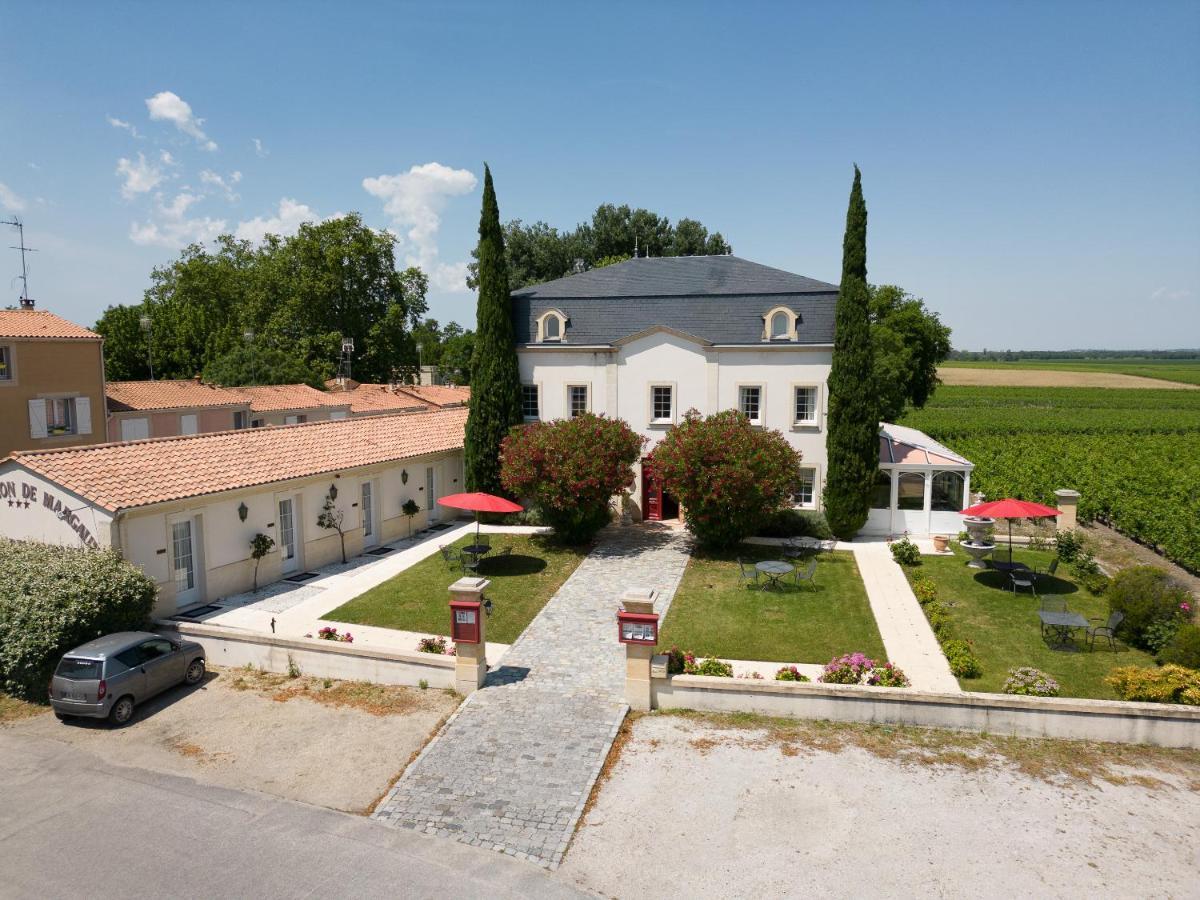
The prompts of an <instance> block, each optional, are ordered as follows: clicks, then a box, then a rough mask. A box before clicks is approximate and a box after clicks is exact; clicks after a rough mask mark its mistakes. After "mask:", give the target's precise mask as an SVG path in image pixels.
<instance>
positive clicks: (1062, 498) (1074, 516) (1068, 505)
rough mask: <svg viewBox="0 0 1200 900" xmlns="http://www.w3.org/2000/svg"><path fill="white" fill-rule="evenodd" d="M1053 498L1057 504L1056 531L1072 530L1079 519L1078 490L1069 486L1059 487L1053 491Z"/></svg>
mask: <svg viewBox="0 0 1200 900" xmlns="http://www.w3.org/2000/svg"><path fill="white" fill-rule="evenodd" d="M1054 500H1055V502H1056V503H1057V504H1058V522H1057V523H1056V529H1055V530H1057V531H1073V530H1074V529H1075V526H1076V525H1077V524H1078V521H1079V491H1073V490H1071V489H1070V488H1060V489H1059V490H1057V491H1055V492H1054Z"/></svg>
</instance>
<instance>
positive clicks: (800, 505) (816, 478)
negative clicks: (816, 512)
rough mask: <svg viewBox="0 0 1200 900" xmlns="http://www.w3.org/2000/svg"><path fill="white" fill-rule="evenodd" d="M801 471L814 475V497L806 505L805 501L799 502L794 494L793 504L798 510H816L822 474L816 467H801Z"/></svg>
mask: <svg viewBox="0 0 1200 900" xmlns="http://www.w3.org/2000/svg"><path fill="white" fill-rule="evenodd" d="M800 471H801V472H811V473H812V497H811V499H810V500H809V501H808V502H807V503H805V502H804V501H799V502H797V501H796V495H795V494H793V495H792V504H793V506H795V507H796V508H797V509H816V508H817V493H818V492H817V484H818V481H819V477H820V472H819V470H818V469H817V467H816V466H801V467H800Z"/></svg>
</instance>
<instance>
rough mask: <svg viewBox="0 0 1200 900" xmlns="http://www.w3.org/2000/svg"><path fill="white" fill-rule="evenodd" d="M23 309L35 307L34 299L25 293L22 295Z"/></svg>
mask: <svg viewBox="0 0 1200 900" xmlns="http://www.w3.org/2000/svg"><path fill="white" fill-rule="evenodd" d="M21 309H33V300H32V299H30V298H29V297H26V296H25V295H24V294H22V295H21Z"/></svg>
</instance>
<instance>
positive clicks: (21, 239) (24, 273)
mask: <svg viewBox="0 0 1200 900" xmlns="http://www.w3.org/2000/svg"><path fill="white" fill-rule="evenodd" d="M0 225H11V226H12V227H13V228H15V229H17V246H16V247H13V246H11V245H10V247H9V249H11V250H20V251H21V276H20V277H21V309H33V301H32V300H30V299H29V271H28V270H27V269H26V267H25V254H26V253H37V250H35V249H34V248H33V247H26V246H25V225H24V224H23V223H22V222H21V220H20V219H18V218H17V217H16V216H13V217H12V218H11V219H0Z"/></svg>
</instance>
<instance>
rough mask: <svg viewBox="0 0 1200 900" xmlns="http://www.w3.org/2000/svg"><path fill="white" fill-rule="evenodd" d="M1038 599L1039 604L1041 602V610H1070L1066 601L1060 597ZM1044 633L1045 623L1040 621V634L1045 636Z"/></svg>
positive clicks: (1063, 611)
mask: <svg viewBox="0 0 1200 900" xmlns="http://www.w3.org/2000/svg"><path fill="white" fill-rule="evenodd" d="M1040 599H1041V604H1042V607H1041V608H1042V612H1062V613H1065V612H1070V610H1068V609H1067V601H1066V600H1064V599H1063V598H1062V597H1042V598H1040ZM1045 634H1046V623H1045V622H1043V623H1042V635H1043V636H1045Z"/></svg>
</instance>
